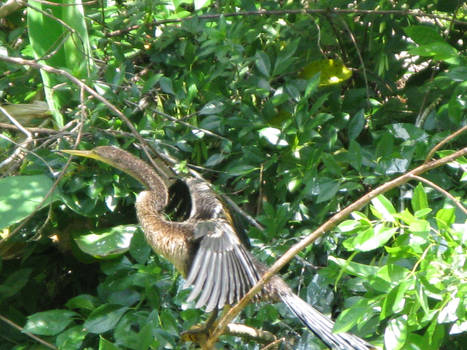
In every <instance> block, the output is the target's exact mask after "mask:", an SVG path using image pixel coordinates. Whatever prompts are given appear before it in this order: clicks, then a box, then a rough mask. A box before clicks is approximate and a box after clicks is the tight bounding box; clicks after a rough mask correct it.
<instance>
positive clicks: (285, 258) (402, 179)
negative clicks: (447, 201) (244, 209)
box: [207, 147, 467, 348]
mask: <svg viewBox="0 0 467 350" xmlns="http://www.w3.org/2000/svg"><path fill="white" fill-rule="evenodd" d="M465 155H467V147H464V148H462V149H460V150H459V151H457V152H454V153H452V154H450V155H448V156H446V157H443V158H440V159H437V160H434V161H431V162H429V163H424V164H422V165H420V166H418V167H417V168H415V169H413V170H411V171H409V172H408V173H405V174H403V175H401V176H399V177H397V178H395V179H393V180H391V181H389V182H386V183H385V184H383V185H381V186H378V187H377V188H375V189H374V190H372V191H370V192H369V193H367V194H365V195H363V196H362V197H361V198H360V199H358V200H357V201H355V202H353V203H352V204H350V205H349V206H347V207H346V208H344V209H343V210H341V211H340V212H339V213H337V214H335V215H334V216H332V217H331V218H330V219H329V220H328V221H326V222H325V223H324V224H322V225H321V226H320V227H318V228H317V229H316V230H315V231H314V232H313V233H311V234H310V235H308V236H306V237H305V238H303V239H302V240H301V241H300V242H298V243H296V244H294V245H293V246H292V247H291V248H290V249H289V250H288V251H287V252H286V253H285V254H284V255H282V256H281V257H280V258H279V259H278V260H276V262H275V263H274V264H273V265H272V266H271V267H270V268H269V269H268V270H267V271H266V273H265V274H264V275H263V276H262V277H261V279H260V280H259V281H258V283H256V284H255V286H253V287H252V288H251V289H250V290H249V292H248V293H247V294H246V295H245V296H244V297H243V298H242V299H241V300H240V301H239V302H238V303H237V304H236V305H235V306H233V307H232V308H231V309H230V310H229V311H228V312H227V313H226V314H224V315H223V316H222V317H221V318H220V319H219V320H218V323H217V326H216V328H215V329H214V330H213V333H212V336H211V337H210V338H209V340H208V342H207V345H208V348H213V347H214V344H215V343H216V341H217V339H218V338H219V337H220V336H221V335H222V334H223V332H224V329H225V327H226V326H227V324H229V323H230V321H232V320H233V318H234V317H236V316H237V315H238V314H239V313H240V311H241V310H242V309H243V308H244V307H245V306H246V305H247V304H248V303H249V302H250V300H251V299H252V298H253V296H254V295H255V294H256V293H257V292H259V291H260V289H261V288H262V287H263V286H264V284H265V283H266V282H268V281H269V280H270V278H271V277H272V276H274V275H275V274H276V273H277V272H278V271H279V270H280V269H281V268H282V267H284V266H285V265H286V264H287V263H288V262H289V261H290V260H291V259H292V258H293V257H294V256H295V255H297V254H298V253H299V252H300V251H301V250H303V249H304V248H306V247H307V246H309V245H310V244H311V243H313V242H314V241H315V240H316V239H318V238H319V237H321V236H322V235H323V234H324V233H325V232H327V231H329V230H331V229H332V228H333V227H335V226H336V225H337V224H338V223H339V222H341V221H342V220H344V218H346V217H347V216H348V215H350V214H351V213H352V212H354V211H356V210H359V209H360V208H362V207H363V206H364V205H366V204H367V203H368V202H369V201H371V200H372V199H373V198H375V197H376V196H378V195H380V194H382V193H384V192H387V191H389V190H391V189H393V188H396V187H398V186H400V185H402V184H404V183H406V182H407V181H409V180H410V179H412V177H413V176H414V175H420V174H422V173H424V172H427V171H428V170H431V169H434V168H436V167H439V166H441V165H444V164H446V163H449V162H452V161H454V160H455V159H456V158H459V157H462V156H465Z"/></svg>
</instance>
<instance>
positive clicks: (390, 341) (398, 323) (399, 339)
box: [384, 316, 408, 350]
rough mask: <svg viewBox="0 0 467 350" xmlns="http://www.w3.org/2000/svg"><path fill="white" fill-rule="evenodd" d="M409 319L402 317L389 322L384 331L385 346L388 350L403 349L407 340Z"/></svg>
mask: <svg viewBox="0 0 467 350" xmlns="http://www.w3.org/2000/svg"><path fill="white" fill-rule="evenodd" d="M407 334H408V330H407V317H406V316H401V317H398V318H395V319H392V320H390V321H389V323H388V325H387V326H386V330H385V331H384V345H385V348H386V349H388V350H398V349H402V347H403V346H404V344H405V341H406V339H407Z"/></svg>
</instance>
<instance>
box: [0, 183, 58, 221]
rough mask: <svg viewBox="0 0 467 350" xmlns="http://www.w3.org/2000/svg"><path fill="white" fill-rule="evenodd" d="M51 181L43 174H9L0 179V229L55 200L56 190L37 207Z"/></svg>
mask: <svg viewBox="0 0 467 350" xmlns="http://www.w3.org/2000/svg"><path fill="white" fill-rule="evenodd" d="M52 185H53V181H52V180H51V179H50V177H48V176H45V175H29V176H10V177H5V178H3V179H0V193H1V194H2V196H1V197H0V229H1V228H5V227H8V226H10V225H12V224H14V223H17V222H19V221H20V220H22V219H24V218H26V217H27V216H28V215H30V214H31V213H33V212H34V211H35V210H38V209H41V208H43V207H44V206H46V205H48V204H50V203H52V202H54V201H56V200H57V199H58V198H59V197H58V191H57V190H56V191H55V192H54V193H53V194H52V195H51V196H49V197H48V198H47V200H46V201H45V202H44V203H43V204H42V206H41V207H39V204H41V202H42V200H43V199H44V198H45V196H46V195H47V193H48V192H49V190H50V189H51V188H52Z"/></svg>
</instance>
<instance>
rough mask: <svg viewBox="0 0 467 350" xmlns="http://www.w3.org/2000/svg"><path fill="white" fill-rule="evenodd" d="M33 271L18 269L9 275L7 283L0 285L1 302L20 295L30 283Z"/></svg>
mask: <svg viewBox="0 0 467 350" xmlns="http://www.w3.org/2000/svg"><path fill="white" fill-rule="evenodd" d="M31 272H32V269H29V268H27V269H18V270H16V271H13V272H12V273H10V274H9V275H8V277H7V278H6V279H5V281H4V282H3V283H2V284H0V301H1V300H2V299H6V298H9V297H12V296H13V295H15V294H16V293H18V292H19V291H20V290H21V289H23V287H24V286H25V285H26V283H28V281H29V276H30V275H31Z"/></svg>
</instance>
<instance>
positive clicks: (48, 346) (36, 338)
mask: <svg viewBox="0 0 467 350" xmlns="http://www.w3.org/2000/svg"><path fill="white" fill-rule="evenodd" d="M0 320H2V321H3V322H5V323H6V324H8V325H10V326H11V327H13V328H16V329H17V330H19V331H20V332H21V333H23V334H25V335H27V336H28V337H30V338H32V339H34V340H35V341H37V342H38V343H41V344H42V345H44V346H45V347H47V348H49V349H54V350H57V348H56V347H55V345H52V344H50V343H48V342H46V341H45V340H43V339H41V338H39V337H38V336H36V335H34V334H32V333H29V332H26V331H25V330H24V328H23V327H21V326H20V325H18V324H16V323H15V322H13V321H12V320H9V319H8V318H6V317H5V316H3V315H0Z"/></svg>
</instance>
